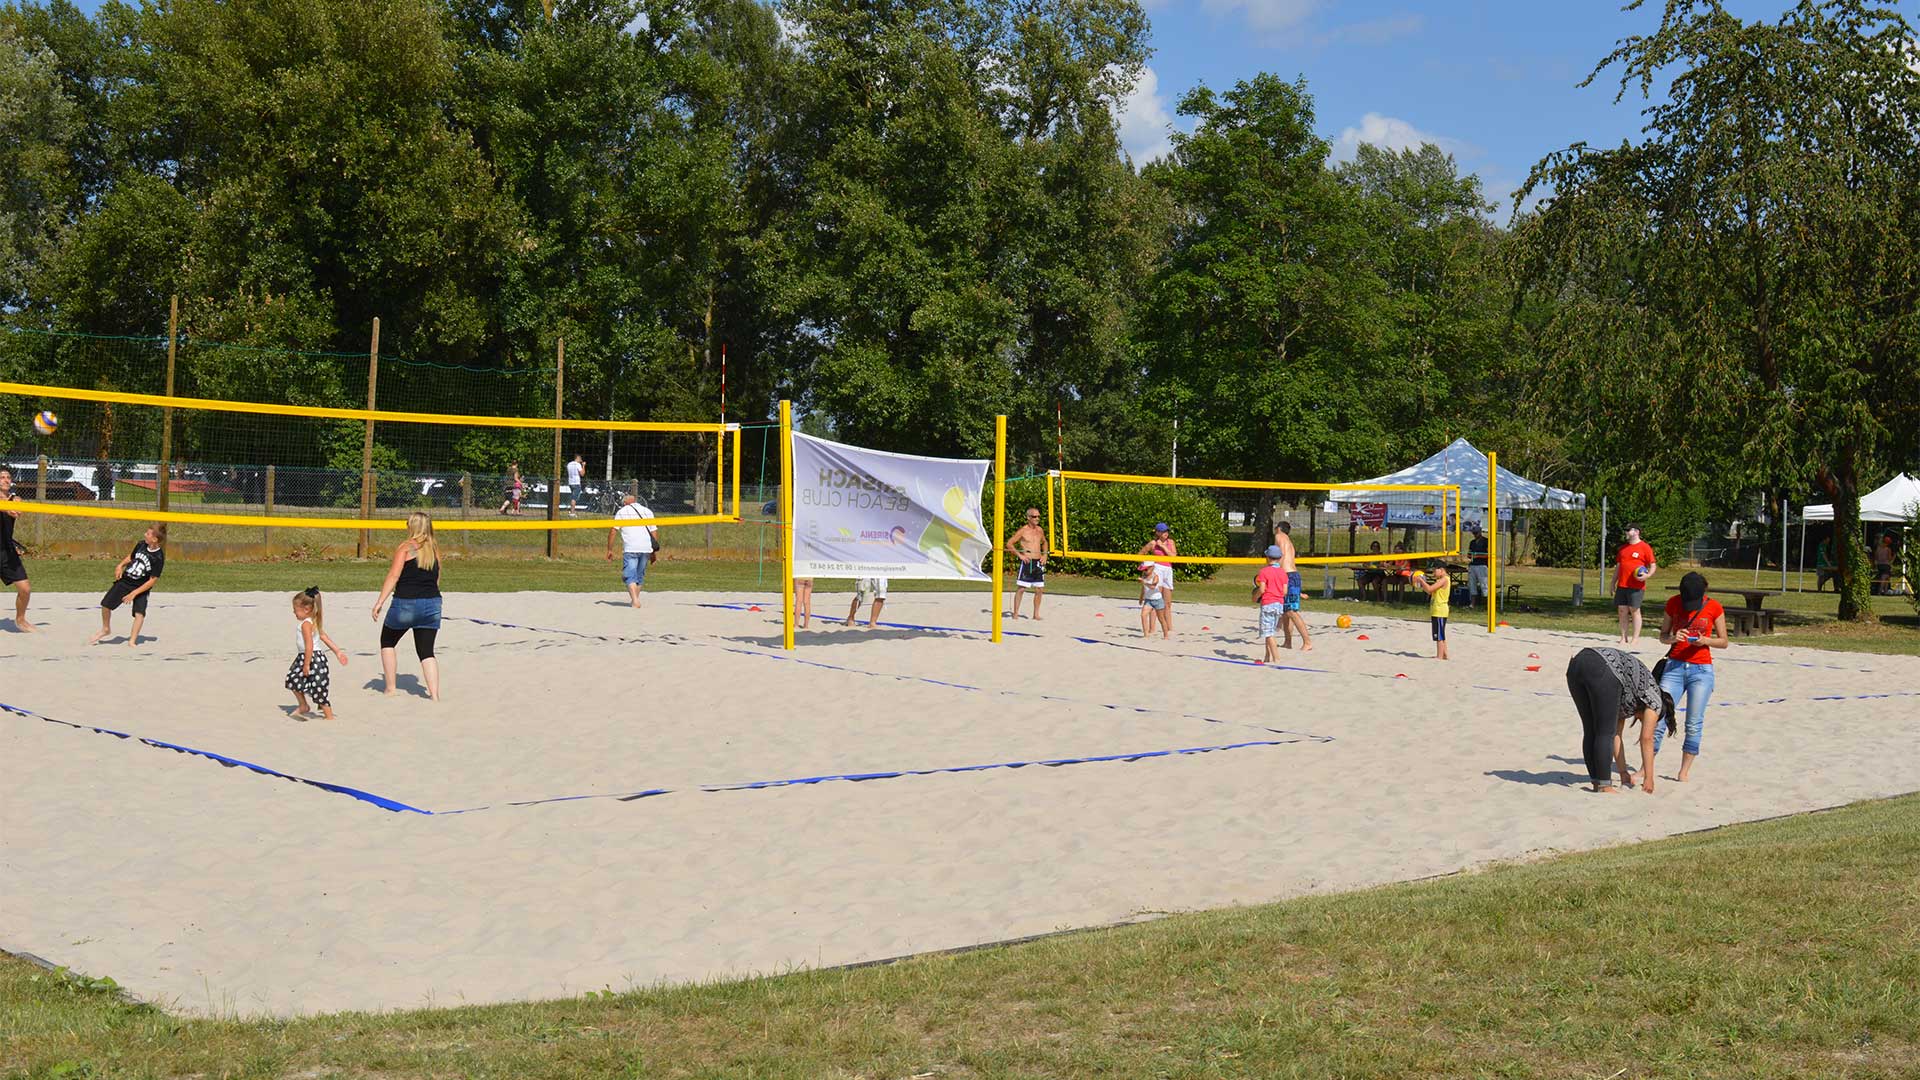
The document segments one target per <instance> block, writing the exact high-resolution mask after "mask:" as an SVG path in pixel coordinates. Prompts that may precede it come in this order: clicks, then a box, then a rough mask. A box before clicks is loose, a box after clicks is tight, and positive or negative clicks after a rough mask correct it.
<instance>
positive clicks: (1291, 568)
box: [1273, 521, 1313, 652]
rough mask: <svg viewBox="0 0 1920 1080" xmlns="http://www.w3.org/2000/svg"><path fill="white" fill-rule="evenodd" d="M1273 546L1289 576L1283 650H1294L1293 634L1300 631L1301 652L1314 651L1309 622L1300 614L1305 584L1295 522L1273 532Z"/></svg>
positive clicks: (1283, 623)
mask: <svg viewBox="0 0 1920 1080" xmlns="http://www.w3.org/2000/svg"><path fill="white" fill-rule="evenodd" d="M1273 546H1274V547H1277V548H1279V549H1280V569H1281V571H1282V572H1283V573H1285V574H1286V575H1287V595H1286V598H1285V599H1284V600H1283V601H1282V611H1281V614H1280V627H1281V630H1282V631H1283V633H1284V636H1285V640H1284V641H1282V642H1281V645H1280V647H1281V648H1283V649H1291V648H1293V632H1294V631H1295V630H1298V631H1300V651H1301V652H1312V651H1313V635H1312V634H1310V633H1308V632H1307V620H1306V618H1305V617H1304V616H1302V615H1301V614H1300V594H1301V592H1302V591H1303V585H1304V583H1303V582H1302V581H1301V579H1300V564H1299V562H1298V552H1297V551H1296V550H1295V549H1294V546H1293V522H1291V521H1283V522H1281V523H1280V525H1279V526H1278V527H1277V528H1275V529H1274V530H1273Z"/></svg>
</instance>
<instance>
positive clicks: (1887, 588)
mask: <svg viewBox="0 0 1920 1080" xmlns="http://www.w3.org/2000/svg"><path fill="white" fill-rule="evenodd" d="M1871 591H1872V594H1873V595H1874V596H1892V595H1893V534H1892V533H1882V534H1880V546H1879V547H1877V548H1874V549H1873V589H1872V590H1871Z"/></svg>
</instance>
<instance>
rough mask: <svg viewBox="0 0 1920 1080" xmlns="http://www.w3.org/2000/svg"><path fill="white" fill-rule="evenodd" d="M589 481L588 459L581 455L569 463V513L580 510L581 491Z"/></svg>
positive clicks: (575, 456)
mask: <svg viewBox="0 0 1920 1080" xmlns="http://www.w3.org/2000/svg"><path fill="white" fill-rule="evenodd" d="M586 481H587V459H586V458H584V457H582V456H580V455H579V454H575V455H573V460H572V461H569V462H567V512H568V513H570V514H571V513H577V512H578V511H579V509H580V489H581V487H582V486H584V485H585V484H586Z"/></svg>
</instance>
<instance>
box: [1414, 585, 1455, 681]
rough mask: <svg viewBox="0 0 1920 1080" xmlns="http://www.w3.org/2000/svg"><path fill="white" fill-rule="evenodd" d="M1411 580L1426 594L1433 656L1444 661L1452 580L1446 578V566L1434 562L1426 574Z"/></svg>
mask: <svg viewBox="0 0 1920 1080" xmlns="http://www.w3.org/2000/svg"><path fill="white" fill-rule="evenodd" d="M1412 580H1413V584H1414V585H1415V586H1416V587H1417V588H1421V589H1424V590H1426V593H1427V615H1428V620H1427V621H1428V622H1430V623H1432V624H1433V655H1434V657H1435V659H1439V660H1445V659H1446V658H1447V615H1448V613H1449V612H1450V610H1451V608H1450V606H1449V604H1448V599H1449V596H1450V594H1451V593H1452V592H1453V579H1452V578H1450V577H1448V576H1447V567H1446V564H1445V563H1441V562H1437V561H1436V562H1435V563H1434V564H1433V568H1432V569H1431V570H1430V571H1429V572H1428V573H1425V574H1415V575H1413V579H1412Z"/></svg>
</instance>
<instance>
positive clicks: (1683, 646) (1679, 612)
mask: <svg viewBox="0 0 1920 1080" xmlns="http://www.w3.org/2000/svg"><path fill="white" fill-rule="evenodd" d="M1660 641H1661V643H1662V644H1665V645H1668V646H1671V647H1670V648H1669V649H1668V650H1667V658H1666V659H1665V660H1662V661H1661V662H1660V664H1661V669H1662V670H1661V672H1660V689H1662V690H1664V691H1666V692H1667V693H1668V695H1670V696H1671V697H1672V698H1673V699H1674V700H1675V701H1679V700H1681V696H1682V693H1683V692H1684V694H1685V698H1686V702H1687V741H1686V742H1685V743H1683V744H1682V745H1681V748H1680V776H1679V779H1681V780H1685V779H1687V776H1688V774H1690V773H1692V772H1693V761H1694V759H1695V758H1697V757H1699V756H1700V734H1701V731H1702V729H1704V728H1705V727H1706V721H1707V700H1708V699H1709V698H1711V697H1712V696H1713V650H1715V649H1724V648H1726V647H1727V613H1726V611H1725V610H1724V609H1722V608H1721V606H1720V601H1718V600H1711V599H1708V597H1707V579H1706V576H1705V575H1703V574H1701V573H1700V572H1699V571H1691V572H1689V573H1688V574H1687V576H1685V577H1683V578H1681V579H1680V595H1678V596H1676V597H1674V598H1673V599H1671V600H1668V601H1667V618H1666V622H1665V623H1664V624H1662V625H1661V627H1660ZM1666 734H1667V733H1666V732H1665V731H1664V730H1658V731H1655V732H1654V737H1653V749H1654V752H1655V753H1659V752H1660V744H1661V743H1662V742H1664V741H1666Z"/></svg>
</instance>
